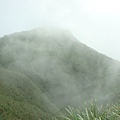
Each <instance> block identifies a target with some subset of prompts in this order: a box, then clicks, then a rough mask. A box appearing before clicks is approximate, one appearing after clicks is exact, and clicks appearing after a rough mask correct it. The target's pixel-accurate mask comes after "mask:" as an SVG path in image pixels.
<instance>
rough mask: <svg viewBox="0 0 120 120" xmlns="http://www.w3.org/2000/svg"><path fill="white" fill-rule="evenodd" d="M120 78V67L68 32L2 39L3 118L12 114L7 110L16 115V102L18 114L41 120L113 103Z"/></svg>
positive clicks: (49, 31)
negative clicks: (66, 111) (74, 109)
mask: <svg viewBox="0 0 120 120" xmlns="http://www.w3.org/2000/svg"><path fill="white" fill-rule="evenodd" d="M119 74H120V62H119V61H116V60H113V59H112V58H109V57H107V56H106V55H104V54H101V53H98V52H97V51H95V50H93V49H92V48H90V47H88V46H86V45H85V44H83V43H81V42H80V41H79V40H77V39H76V38H75V37H74V36H73V35H72V34H71V33H70V32H69V31H68V30H64V29H59V28H37V29H33V30H29V31H22V32H18V33H13V34H11V35H5V36H3V37H1V38H0V85H1V86H3V87H1V88H0V89H1V91H4V92H1V95H2V96H3V97H0V116H4V113H6V114H8V113H7V112H8V110H6V108H5V107H3V106H7V108H9V106H8V104H11V109H12V108H13V109H12V110H13V111H14V109H16V108H15V105H13V104H12V101H14V102H15V103H16V104H17V106H18V107H19V108H20V109H18V112H20V111H23V110H25V111H27V113H26V114H27V115H28V114H30V115H31V113H32V111H34V112H33V116H36V117H38V118H42V117H43V118H44V117H45V116H52V115H53V114H55V113H57V112H58V111H59V110H60V109H62V108H63V107H66V106H67V105H72V106H75V107H77V106H78V105H81V104H82V103H83V101H86V102H89V101H90V100H92V99H97V101H98V103H100V104H101V103H102V104H104V103H108V102H112V101H114V100H115V99H116V97H117V95H118V94H119V93H120V91H119V86H120V76H119ZM8 99H10V100H11V103H9V101H8ZM1 103H3V105H2V104H1ZM25 105H27V107H28V108H27V107H25ZM1 107H2V109H1ZM24 107H25V108H24ZM1 111H4V112H1ZM20 113H21V114H22V112H20ZM39 113H40V114H39ZM21 114H19V115H21ZM12 115H13V116H14V117H15V116H16V114H15V113H14V112H13V114H12ZM33 116H32V115H31V116H30V117H31V120H33V119H32V117H33ZM41 116H42V117H41ZM38 118H35V119H38ZM17 119H19V118H17ZM27 119H29V118H27Z"/></svg>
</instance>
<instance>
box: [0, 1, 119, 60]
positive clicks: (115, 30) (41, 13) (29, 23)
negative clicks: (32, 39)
mask: <svg viewBox="0 0 120 120" xmlns="http://www.w3.org/2000/svg"><path fill="white" fill-rule="evenodd" d="M119 6H120V2H119V0H100V1H96V0H45V1H42V0H34V1H33V0H11V1H9V0H0V36H1V37H2V36H3V35H6V34H11V33H14V32H19V31H23V30H29V29H33V28H37V27H41V26H57V27H60V28H65V29H68V30H70V31H71V32H72V33H73V34H74V36H75V37H77V38H78V39H79V40H80V41H81V42H83V43H85V44H87V45H88V46H90V47H92V48H93V49H95V50H97V51H99V52H101V53H104V54H106V55H108V56H110V57H112V58H114V59H117V60H120V54H119V52H118V51H120V47H119V44H120V35H119V31H120V7H119Z"/></svg>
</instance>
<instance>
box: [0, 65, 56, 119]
mask: <svg viewBox="0 0 120 120" xmlns="http://www.w3.org/2000/svg"><path fill="white" fill-rule="evenodd" d="M57 111H58V109H57V108H56V107H55V106H54V105H53V104H52V103H51V102H50V101H49V99H48V98H47V97H46V96H45V95H44V94H43V93H42V91H41V90H40V89H39V88H37V87H36V86H35V85H34V84H33V83H32V82H31V81H30V80H29V79H28V78H27V77H25V76H24V75H21V74H18V73H16V72H12V71H9V70H6V69H3V68H1V67H0V117H2V118H4V119H8V118H9V119H10V120H12V118H14V119H15V120H17V119H25V120H27V119H28V120H29V119H30V120H37V119H38V118H46V119H47V117H50V116H52V115H53V113H56V112H57Z"/></svg>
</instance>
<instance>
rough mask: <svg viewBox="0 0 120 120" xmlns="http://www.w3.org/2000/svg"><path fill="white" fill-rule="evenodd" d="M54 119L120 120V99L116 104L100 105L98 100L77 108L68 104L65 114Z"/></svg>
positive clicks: (60, 114) (53, 119)
mask: <svg viewBox="0 0 120 120" xmlns="http://www.w3.org/2000/svg"><path fill="white" fill-rule="evenodd" d="M52 120H120V101H118V103H117V104H116V105H106V106H101V107H98V106H97V104H96V102H92V103H90V105H86V104H85V105H84V108H79V109H75V108H73V107H71V106H68V107H67V108H65V109H64V114H63V113H59V115H56V116H55V117H53V118H52Z"/></svg>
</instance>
